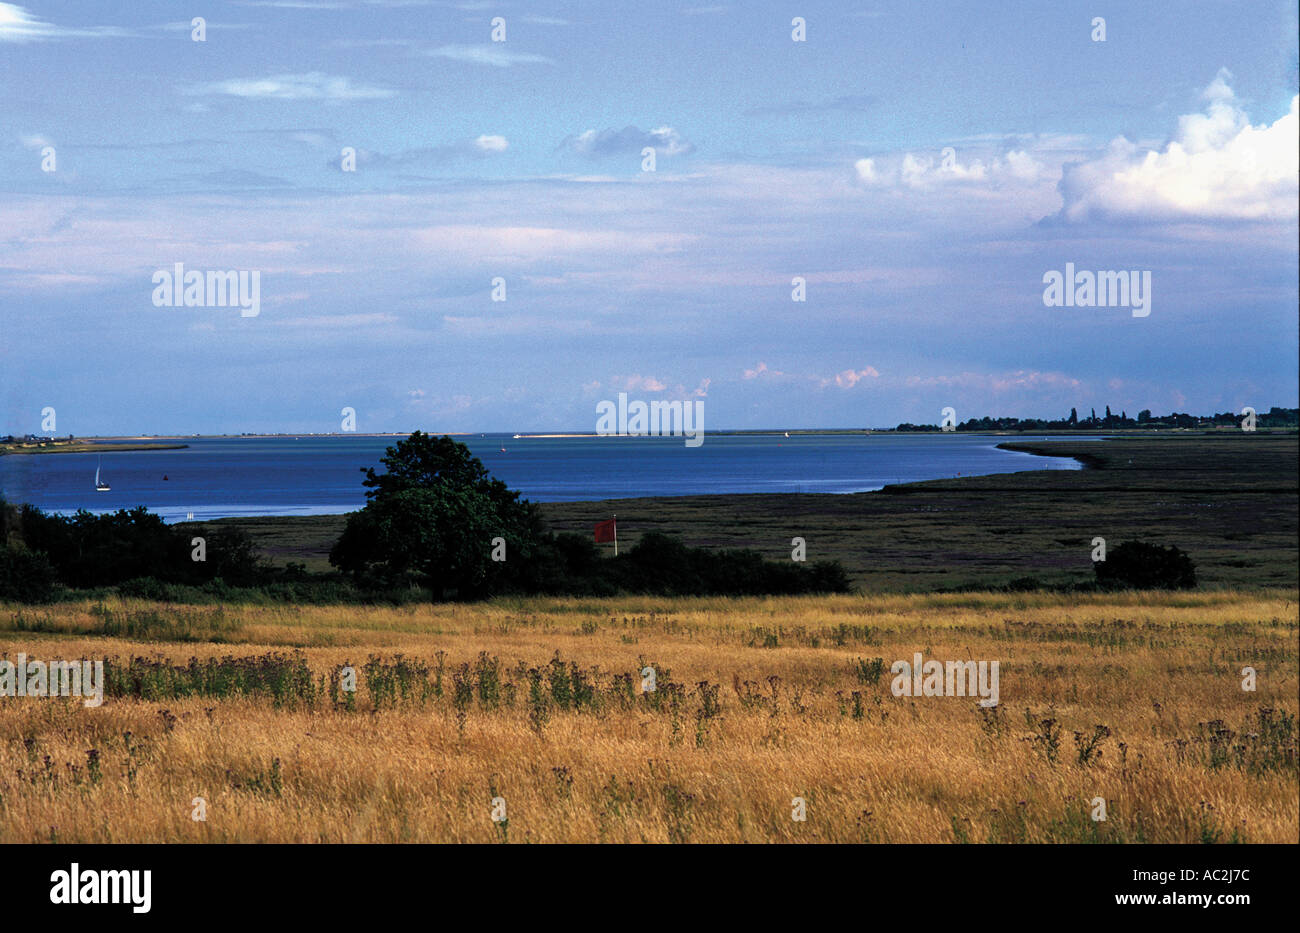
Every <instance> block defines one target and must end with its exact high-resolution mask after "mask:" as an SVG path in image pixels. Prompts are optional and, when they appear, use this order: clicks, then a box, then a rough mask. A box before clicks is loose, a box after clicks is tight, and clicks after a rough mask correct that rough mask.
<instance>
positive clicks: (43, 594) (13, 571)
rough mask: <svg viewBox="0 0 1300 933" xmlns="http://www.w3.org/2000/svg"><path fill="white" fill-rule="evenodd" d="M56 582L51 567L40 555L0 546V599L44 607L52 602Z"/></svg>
mask: <svg viewBox="0 0 1300 933" xmlns="http://www.w3.org/2000/svg"><path fill="white" fill-rule="evenodd" d="M57 582H58V581H57V578H56V577H55V573H54V566H53V565H52V564H51V563H50V561H49V558H47V557H46V556H45V555H44V554H42V553H40V552H39V551H29V550H27V549H26V548H24V547H21V546H19V547H8V546H6V545H4V544H0V599H12V600H14V601H15V602H20V603H47V602H49V601H50V600H51V599H53V598H54V591H55V586H56V584H57Z"/></svg>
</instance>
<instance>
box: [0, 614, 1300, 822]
mask: <svg viewBox="0 0 1300 933" xmlns="http://www.w3.org/2000/svg"><path fill="white" fill-rule="evenodd" d="M1296 649H1297V603H1296V593H1295V592H1294V591H1291V592H1279V591H1276V590H1270V591H1262V590H1261V591H1246V590H1241V591H1229V590H1219V591H1205V592H1199V593H1191V594H1178V595H1174V594H1162V595H1156V594H1141V595H1137V594H1113V595H1105V596H1102V595H1073V596H1069V597H1065V596H1061V595H1053V594H1048V593H1028V594H1005V593H1003V594H952V595H873V596H840V597H832V598H806V597H801V598H786V599H770V600H762V599H750V600H733V601H726V600H700V599H678V600H661V599H633V598H628V599H620V600H618V601H613V602H607V601H594V600H589V601H569V600H560V601H546V600H537V601H520V602H496V603H490V604H483V605H475V606H452V605H444V606H436V607H431V606H418V607H406V608H401V609H392V608H389V609H384V608H360V609H353V608H348V609H341V608H334V607H319V608H314V607H280V608H276V607H255V606H249V607H240V608H233V607H177V606H163V605H157V604H148V603H141V602H131V601H116V600H113V599H109V600H106V601H103V602H93V603H92V602H85V603H65V604H59V605H56V606H54V607H47V608H39V609H22V610H20V609H16V608H13V607H10V608H4V609H0V657H4V658H9V659H14V658H15V655H16V653H17V652H19V651H25V652H26V653H27V654H28V655H29V657H32V658H41V659H47V660H49V659H54V658H62V659H75V658H102V657H108V658H110V659H112V663H111V665H110V673H109V677H108V680H109V683H110V690H109V695H108V696H107V697H106V700H105V702H104V704H103V705H102V706H100V707H98V708H93V709H87V708H84V707H83V706H82V705H81V703H80V701H78V700H76V699H72V698H69V699H63V698H60V699H49V698H25V699H17V698H7V699H3V700H0V841H4V842H36V841H61V842H70V841H76V842H198V841H223V842H290V841H299V842H317V841H322V842H352V841H355V842H390V841H393V842H435V841H438V842H441V841H445V842H451V841H456V842H485V843H486V842H595V841H606V842H641V841H646V842H742V841H743V842H773V841H776V842H804V841H830V842H879V843H910V842H1091V841H1101V842H1112V841H1114V842H1187V843H1199V842H1233V841H1237V842H1250V843H1260V842H1295V841H1296V839H1297V833H1298V832H1300V827H1298V825H1297V784H1296V774H1297V765H1296V713H1297V709H1296V707H1297V702H1296V697H1297V688H1298V684H1297V650H1296ZM915 652H921V653H922V654H923V655H924V656H925V658H926V659H934V658H938V659H971V660H998V661H999V662H1000V665H1001V673H1000V694H1001V695H1000V701H1001V702H1000V704H999V706H998V707H997V709H996V710H981V709H980V708H979V707H978V706H977V704H976V702H975V700H974V699H973V698H971V697H952V696H945V697H934V696H931V697H924V696H923V697H910V698H909V697H897V696H895V695H894V694H893V693H892V692H891V689H890V683H891V679H892V678H891V675H890V672H889V667H890V665H891V664H892V663H893V662H894V661H895V660H898V659H911V658H912V656H913V654H914V653H915ZM191 658H193V659H194V660H191ZM133 659H134V660H133ZM876 659H880V661H876ZM162 660H165V661H166V662H167V663H165V664H163V663H160V662H161V661H162ZM347 665H353V666H355V668H356V672H357V689H356V692H355V693H352V694H349V693H347V692H345V691H344V690H343V689H341V684H340V682H339V678H338V671H339V669H340V668H343V667H344V666H347ZM1247 666H1249V667H1253V668H1254V669H1255V670H1256V671H1257V677H1258V683H1257V685H1256V689H1255V690H1254V691H1248V690H1243V688H1242V681H1243V677H1242V669H1243V668H1244V667H1247ZM646 667H653V668H654V670H655V681H656V682H655V690H654V691H653V692H649V691H643V689H642V686H643V675H642V672H643V670H644V668H646ZM796 797H799V798H802V799H803V801H804V804H805V807H806V819H805V820H803V821H799V820H796V819H793V818H792V813H793V810H794V808H795V807H796V806H797V804H796V803H795V801H794V798H796ZM196 798H202V806H203V807H205V809H206V812H205V814H204V815H205V816H206V819H205V820H202V821H199V820H195V819H193V818H192V816H193V815H194V813H195V808H196V807H199V806H200V803H199V801H197V800H196ZM494 798H500V799H499V800H496V802H495V806H497V807H498V811H497V815H498V816H501V815H502V813H501V811H500V809H499V808H500V806H501V805H502V804H504V807H505V810H504V817H505V819H504V820H502V821H494V820H493V818H492V817H493V807H494ZM1095 798H1102V799H1103V800H1104V802H1105V803H1104V805H1105V808H1106V819H1105V820H1104V821H1100V820H1094V819H1093V814H1094V813H1095V812H1096V807H1097V801H1096V800H1095Z"/></svg>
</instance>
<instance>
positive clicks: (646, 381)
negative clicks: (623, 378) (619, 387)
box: [624, 376, 668, 392]
mask: <svg viewBox="0 0 1300 933" xmlns="http://www.w3.org/2000/svg"><path fill="white" fill-rule="evenodd" d="M624 388H626V389H627V391H629V392H636V391H641V392H662V391H663V390H664V389H666V388H668V386H667V384H665V383H663V382H660V381H659V380H658V379H656V378H655V377H654V376H628V377H627V382H626V383H625V384H624Z"/></svg>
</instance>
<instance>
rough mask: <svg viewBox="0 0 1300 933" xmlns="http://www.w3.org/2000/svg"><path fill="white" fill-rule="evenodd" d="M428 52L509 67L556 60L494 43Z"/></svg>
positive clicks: (464, 60) (450, 46)
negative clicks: (512, 49) (507, 48)
mask: <svg viewBox="0 0 1300 933" xmlns="http://www.w3.org/2000/svg"><path fill="white" fill-rule="evenodd" d="M427 54H429V55H432V56H434V57H435V58H449V59H451V60H452V61H456V62H470V63H472V64H475V65H492V66H493V67H496V68H509V67H510V66H511V65H523V64H540V65H553V64H554V62H553V61H552V60H551V59H549V58H547V57H546V56H545V55H534V54H533V53H531V52H509V51H506V50H505V49H503V48H501V47H500V44H493V45H442V46H439V47H438V48H436V49H433V50H432V51H430V52H428V53H427Z"/></svg>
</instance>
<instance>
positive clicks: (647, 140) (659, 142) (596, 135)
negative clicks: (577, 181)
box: [560, 126, 695, 156]
mask: <svg viewBox="0 0 1300 933" xmlns="http://www.w3.org/2000/svg"><path fill="white" fill-rule="evenodd" d="M560 145H561V147H562V148H567V149H569V150H570V151H572V152H576V153H579V154H580V155H586V156H605V155H619V154H625V153H638V154H639V153H640V152H641V150H642V149H644V148H645V147H646V146H651V147H653V148H654V150H655V154H656V155H661V156H675V155H689V154H690V153H692V152H694V151H695V146H694V144H692V143H691V142H689V141H688V140H685V139H683V138H682V136H681V134H680V133H678V132H677V130H675V129H673V128H672V127H671V126H659V127H655V128H654V129H653V130H643V129H639V128H638V127H635V126H625V127H623V129H621V130H615V129H606V130H600V131H597V130H585V131H583V132H581V133H579V134H578V135H576V136H569V137H568V138H566V139H565V140H564V141H563V142H562V143H561V144H560Z"/></svg>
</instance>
